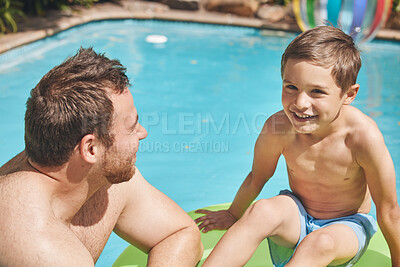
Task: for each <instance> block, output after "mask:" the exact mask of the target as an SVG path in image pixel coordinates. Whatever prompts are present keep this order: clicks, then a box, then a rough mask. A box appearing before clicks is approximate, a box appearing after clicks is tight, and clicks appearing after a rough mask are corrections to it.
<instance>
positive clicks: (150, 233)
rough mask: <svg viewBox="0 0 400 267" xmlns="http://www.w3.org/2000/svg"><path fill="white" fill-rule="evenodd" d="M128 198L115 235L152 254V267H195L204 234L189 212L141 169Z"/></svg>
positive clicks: (127, 192) (129, 184)
mask: <svg viewBox="0 0 400 267" xmlns="http://www.w3.org/2000/svg"><path fill="white" fill-rule="evenodd" d="M124 194H126V204H125V208H124V210H123V212H122V213H121V216H120V218H119V219H118V221H117V224H116V227H115V229H114V231H115V233H117V234H118V235H119V236H120V237H122V238H123V239H125V240H126V241H128V242H129V243H131V244H132V245H134V246H136V247H138V248H140V249H141V250H143V251H145V252H148V253H149V259H148V266H195V265H196V263H197V262H198V261H199V260H200V258H201V256H202V252H203V250H202V244H201V240H200V232H199V230H198V229H197V227H196V224H195V223H194V222H193V220H192V219H191V218H190V217H189V216H188V215H187V214H186V212H185V211H183V210H182V209H181V208H180V207H179V206H178V205H177V204H176V203H175V202H173V201H172V200H171V199H170V198H168V197H167V196H166V195H164V194H163V193H161V192H160V191H158V190H157V189H155V188H154V187H153V186H151V185H150V184H149V183H148V182H147V181H146V180H145V179H144V178H143V176H142V175H141V174H140V172H139V170H137V169H136V173H135V175H134V177H133V178H132V180H131V181H129V182H128V186H126V188H125V191H124Z"/></svg>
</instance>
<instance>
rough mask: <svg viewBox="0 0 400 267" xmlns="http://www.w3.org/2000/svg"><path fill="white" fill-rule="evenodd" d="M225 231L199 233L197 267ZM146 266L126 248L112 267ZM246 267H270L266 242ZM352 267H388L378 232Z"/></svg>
mask: <svg viewBox="0 0 400 267" xmlns="http://www.w3.org/2000/svg"><path fill="white" fill-rule="evenodd" d="M229 206H230V203H225V204H219V205H214V206H210V207H206V208H205V209H208V210H221V209H227V208H228V207H229ZM188 214H189V216H190V217H192V218H193V219H195V218H198V217H200V216H202V215H201V214H197V213H194V211H191V212H189V213H188ZM224 233H225V231H218V230H214V231H210V232H208V233H205V234H204V233H201V241H202V242H203V246H204V253H203V257H202V259H201V261H200V262H199V264H198V265H197V266H198V267H199V266H201V265H202V264H203V262H204V261H205V260H206V259H207V257H208V255H210V253H211V251H212V250H213V248H214V247H215V245H216V244H217V242H218V240H219V239H220V238H221V237H222V235H223V234H224ZM146 265H147V254H145V253H144V252H142V251H140V250H139V249H137V248H135V247H134V246H131V245H130V246H128V247H127V248H126V249H125V250H124V251H123V252H122V253H121V255H120V256H119V257H118V259H117V260H116V261H115V262H114V264H113V265H112V267H146ZM245 266H247V267H272V266H273V265H272V261H271V258H270V256H269V249H268V242H267V240H264V241H263V242H262V243H261V244H260V245H259V246H258V248H257V250H256V252H255V253H254V254H253V257H251V259H250V260H249V262H248V263H247V264H246V265H245ZM353 266H354V267H390V266H392V265H391V260H390V252H389V247H388V245H387V244H386V241H385V238H384V237H383V234H382V232H381V231H380V230H378V232H377V233H376V234H375V235H374V236H373V237H372V239H371V241H370V243H369V246H368V249H367V251H366V252H365V253H364V255H363V256H362V257H361V259H360V260H359V261H358V262H357V263H356V264H355V265H353Z"/></svg>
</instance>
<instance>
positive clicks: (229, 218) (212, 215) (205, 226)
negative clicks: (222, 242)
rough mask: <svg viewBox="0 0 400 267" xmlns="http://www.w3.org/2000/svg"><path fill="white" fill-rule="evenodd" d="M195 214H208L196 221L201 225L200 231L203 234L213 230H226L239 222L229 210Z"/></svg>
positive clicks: (200, 211)
mask: <svg viewBox="0 0 400 267" xmlns="http://www.w3.org/2000/svg"><path fill="white" fill-rule="evenodd" d="M195 212H196V213H202V214H206V215H205V216H202V217H199V218H197V219H196V220H194V221H195V222H196V224H199V223H200V224H199V229H200V230H201V231H202V232H203V233H207V232H208V231H211V230H226V229H228V228H229V227H231V226H232V225H233V224H234V223H235V222H236V221H237V220H238V219H236V218H235V217H234V216H233V215H232V214H231V213H230V212H229V210H219V211H210V210H196V211H195Z"/></svg>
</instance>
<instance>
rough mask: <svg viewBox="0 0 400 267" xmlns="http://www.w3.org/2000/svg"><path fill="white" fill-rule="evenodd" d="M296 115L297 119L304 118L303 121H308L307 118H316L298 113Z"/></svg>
mask: <svg viewBox="0 0 400 267" xmlns="http://www.w3.org/2000/svg"><path fill="white" fill-rule="evenodd" d="M295 114H296V116H297V117H299V118H302V119H307V118H311V117H314V116H311V115H299V114H297V113H295Z"/></svg>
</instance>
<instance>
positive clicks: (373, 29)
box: [293, 0, 392, 42]
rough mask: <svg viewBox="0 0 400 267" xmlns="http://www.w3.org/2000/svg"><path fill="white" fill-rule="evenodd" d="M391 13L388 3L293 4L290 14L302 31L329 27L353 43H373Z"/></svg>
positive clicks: (322, 0) (305, 0) (320, 0)
mask: <svg viewBox="0 0 400 267" xmlns="http://www.w3.org/2000/svg"><path fill="white" fill-rule="evenodd" d="M391 10H392V0H293V11H294V14H295V16H296V20H297V24H298V25H299V27H300V29H301V30H302V31H305V30H308V29H311V28H314V27H316V26H320V25H327V24H331V25H333V26H335V27H338V28H341V29H342V30H343V31H344V32H345V33H347V34H350V35H351V36H352V37H353V39H354V40H355V41H356V42H365V41H369V40H371V39H373V38H374V37H375V35H376V34H377V32H378V31H379V29H380V28H381V27H382V26H383V25H385V23H386V21H387V19H388V18H389V15H390V12H391Z"/></svg>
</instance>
